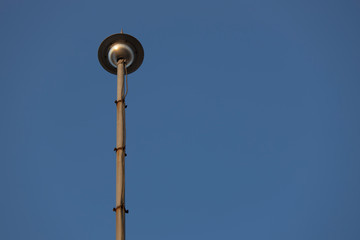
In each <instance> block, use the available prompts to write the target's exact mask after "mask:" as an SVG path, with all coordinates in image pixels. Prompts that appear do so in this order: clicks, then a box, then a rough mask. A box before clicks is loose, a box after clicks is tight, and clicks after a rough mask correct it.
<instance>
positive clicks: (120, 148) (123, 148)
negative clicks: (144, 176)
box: [114, 146, 127, 157]
mask: <svg viewBox="0 0 360 240" xmlns="http://www.w3.org/2000/svg"><path fill="white" fill-rule="evenodd" d="M118 150H124V151H125V146H123V147H118V148H114V151H115V152H117V151H118ZM126 156H127V154H126V153H125V157H126Z"/></svg>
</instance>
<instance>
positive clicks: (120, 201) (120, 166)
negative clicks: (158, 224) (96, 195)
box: [115, 59, 125, 240]
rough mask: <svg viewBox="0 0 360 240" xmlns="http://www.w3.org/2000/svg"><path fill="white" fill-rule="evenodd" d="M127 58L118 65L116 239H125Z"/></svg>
mask: <svg viewBox="0 0 360 240" xmlns="http://www.w3.org/2000/svg"><path fill="white" fill-rule="evenodd" d="M124 70H125V60H124V59H120V60H119V61H118V65H117V99H116V108H117V113H116V149H115V150H116V208H115V212H116V240H125V98H124Z"/></svg>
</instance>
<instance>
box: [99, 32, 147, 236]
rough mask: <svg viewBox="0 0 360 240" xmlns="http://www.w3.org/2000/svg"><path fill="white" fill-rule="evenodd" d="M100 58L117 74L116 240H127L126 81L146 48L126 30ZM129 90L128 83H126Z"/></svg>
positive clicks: (107, 45) (109, 39)
mask: <svg viewBox="0 0 360 240" xmlns="http://www.w3.org/2000/svg"><path fill="white" fill-rule="evenodd" d="M98 58H99V62H100V64H101V66H102V67H103V68H104V69H105V70H106V71H108V72H110V73H112V74H117V98H116V100H115V104H116V109H117V111H116V147H115V149H114V151H116V206H115V208H114V209H113V210H114V212H115V213H116V240H125V213H128V210H126V208H125V156H126V154H125V147H126V129H125V108H126V105H125V97H126V94H127V90H126V91H125V88H124V78H125V75H126V79H127V74H130V73H133V72H135V71H136V70H137V69H138V68H139V67H140V65H141V63H142V61H143V59H144V49H143V47H142V46H141V44H140V42H139V41H138V40H137V39H136V38H134V37H133V36H130V35H128V34H124V33H123V32H122V31H121V33H119V34H114V35H111V36H109V37H107V38H106V39H105V40H104V41H103V42H102V43H101V45H100V47H99V50H98ZM126 88H127V81H126Z"/></svg>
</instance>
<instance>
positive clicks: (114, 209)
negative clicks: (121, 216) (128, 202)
mask: <svg viewBox="0 0 360 240" xmlns="http://www.w3.org/2000/svg"><path fill="white" fill-rule="evenodd" d="M119 208H120V209H124V212H125V213H129V209H126V208H125V206H124V204H120V206H117V207H115V208H113V212H116V210H117V209H119Z"/></svg>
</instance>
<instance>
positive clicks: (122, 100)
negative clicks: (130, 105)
mask: <svg viewBox="0 0 360 240" xmlns="http://www.w3.org/2000/svg"><path fill="white" fill-rule="evenodd" d="M119 102H123V103H125V98H123V99H120V100H115V101H114V103H115V104H118V103H119Z"/></svg>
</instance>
